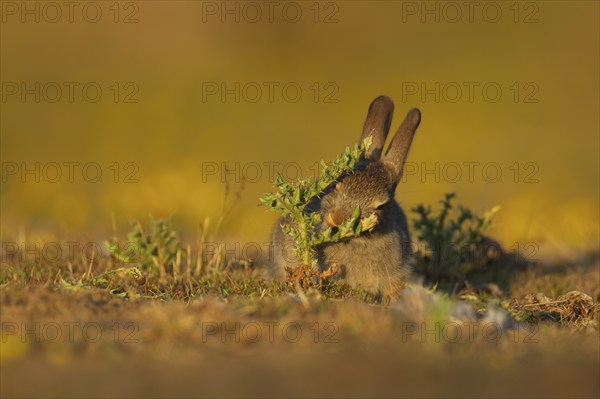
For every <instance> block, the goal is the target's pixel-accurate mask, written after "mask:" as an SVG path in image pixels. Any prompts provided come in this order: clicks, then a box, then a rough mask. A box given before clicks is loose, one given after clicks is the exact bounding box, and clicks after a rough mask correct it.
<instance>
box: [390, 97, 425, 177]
mask: <svg viewBox="0 0 600 399" xmlns="http://www.w3.org/2000/svg"><path fill="white" fill-rule="evenodd" d="M419 123H421V111H419V110H418V109H417V108H413V109H411V110H410V111H408V114H406V118H404V121H403V122H402V124H401V125H400V127H399V128H398V131H397V132H396V135H395V136H394V138H393V139H392V142H391V143H390V146H389V148H388V149H387V151H386V153H385V157H384V159H383V162H384V163H385V165H386V166H387V167H388V169H389V170H390V171H391V172H392V178H393V181H394V183H398V182H399V181H400V178H401V177H402V170H403V169H404V162H406V157H407V156H408V150H409V149H410V143H411V142H412V139H413V137H414V135H415V132H416V131H417V128H418V127H419Z"/></svg>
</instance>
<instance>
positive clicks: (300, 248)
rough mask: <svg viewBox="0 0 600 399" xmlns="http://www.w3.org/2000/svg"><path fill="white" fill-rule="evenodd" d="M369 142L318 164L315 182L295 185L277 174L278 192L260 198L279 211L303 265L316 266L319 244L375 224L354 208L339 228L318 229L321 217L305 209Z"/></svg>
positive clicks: (350, 167) (369, 216)
mask: <svg viewBox="0 0 600 399" xmlns="http://www.w3.org/2000/svg"><path fill="white" fill-rule="evenodd" d="M371 141H372V138H371V137H367V138H366V139H365V140H363V141H362V142H361V143H358V144H356V145H354V146H353V147H346V149H345V151H344V152H343V153H341V154H339V155H338V156H337V157H336V159H335V160H334V161H333V163H331V164H330V165H328V164H327V163H325V162H324V161H321V162H320V166H321V172H320V174H319V176H318V177H317V178H316V179H315V180H314V181H311V180H310V179H298V180H297V181H295V182H286V181H284V180H283V178H282V177H281V175H280V174H277V177H276V178H275V181H274V186H275V188H276V189H277V190H276V191H275V192H274V193H270V192H269V193H265V194H264V195H263V196H262V198H260V201H261V203H262V204H263V205H265V206H266V207H267V208H268V209H269V210H270V211H273V212H280V213H281V216H282V217H283V218H284V219H285V220H286V223H282V225H281V229H282V231H283V233H284V234H287V235H289V236H290V237H292V238H293V239H294V243H295V247H294V251H295V253H296V255H297V256H298V259H300V260H301V261H302V263H303V264H304V265H306V266H310V267H312V268H314V267H315V266H316V263H317V256H316V253H317V246H318V245H320V244H324V243H328V242H337V241H339V240H341V239H343V238H347V237H356V236H358V235H360V234H361V233H362V232H365V231H371V230H373V228H374V227H375V225H376V224H377V217H376V216H375V214H372V215H362V214H361V210H360V208H358V207H357V208H356V209H355V210H354V212H353V213H352V216H351V217H350V218H348V219H346V220H345V221H344V222H343V223H341V224H340V225H339V226H338V227H328V228H327V229H325V230H320V229H319V226H320V225H321V222H322V216H321V214H319V213H318V212H310V211H309V210H308V209H307V205H308V204H309V203H310V201H311V199H313V198H314V197H316V196H319V195H320V194H322V193H323V191H324V190H325V188H327V187H328V186H329V185H330V184H332V183H334V182H335V181H337V179H338V178H339V177H340V176H341V175H342V174H343V173H344V172H347V171H349V170H352V168H353V167H354V166H355V165H356V162H357V161H358V160H359V158H360V156H361V155H362V154H363V152H364V151H365V150H367V149H368V148H369V146H370V145H371Z"/></svg>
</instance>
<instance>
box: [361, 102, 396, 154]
mask: <svg viewBox="0 0 600 399" xmlns="http://www.w3.org/2000/svg"><path fill="white" fill-rule="evenodd" d="M393 114H394V103H393V102H392V100H391V99H390V98H389V97H387V96H379V97H377V98H376V99H375V100H373V102H372V103H371V105H370V106H369V111H368V113H367V119H365V123H364V125H363V129H362V133H361V135H360V142H361V143H362V141H363V140H364V139H366V138H367V137H369V136H371V137H373V141H372V142H371V146H370V147H369V149H368V150H367V151H366V152H365V158H366V159H367V160H369V161H377V160H379V158H380V157H381V150H382V149H383V144H384V143H385V138H386V137H387V134H388V132H389V130H390V124H391V123H392V115H393Z"/></svg>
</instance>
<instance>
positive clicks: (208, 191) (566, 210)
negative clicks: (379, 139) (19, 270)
mask: <svg viewBox="0 0 600 399" xmlns="http://www.w3.org/2000/svg"><path fill="white" fill-rule="evenodd" d="M7 4H8V6H7ZM23 4H25V3H21V2H3V4H2V7H3V9H2V28H1V29H2V32H1V33H2V35H1V41H0V43H1V48H2V50H1V52H2V57H1V58H2V60H1V69H0V71H1V80H2V103H1V107H2V110H1V126H0V127H1V132H2V143H1V144H2V149H1V155H2V168H3V169H2V185H1V188H2V193H1V196H2V197H1V199H2V207H1V208H2V209H1V210H2V233H3V235H4V236H5V237H8V236H13V235H15V234H17V233H16V232H17V231H19V229H21V230H25V231H30V230H35V229H36V228H44V229H50V230H53V231H56V232H57V233H58V234H60V235H62V236H74V235H80V234H81V235H86V236H90V237H97V238H103V237H106V236H107V235H108V234H110V231H111V215H112V214H113V213H114V215H115V219H116V221H117V225H118V228H119V232H120V233H123V232H124V231H125V230H126V226H127V223H128V221H129V220H130V219H132V218H142V219H143V218H146V217H147V216H148V215H150V214H151V215H154V216H156V217H167V216H169V215H173V217H174V220H175V222H176V224H177V226H178V228H179V229H181V230H182V231H184V232H188V233H189V234H190V235H193V234H195V232H196V229H197V227H198V225H199V224H200V223H201V222H202V220H204V218H205V217H207V216H209V217H211V219H212V220H216V219H218V217H219V214H220V212H221V209H222V206H223V192H224V183H223V178H222V173H221V172H224V170H225V169H224V168H225V164H227V165H228V166H227V167H228V168H234V169H233V170H234V171H233V172H232V173H229V174H228V176H229V180H230V183H231V187H230V190H231V194H232V195H233V194H234V193H235V191H237V189H238V187H239V183H236V180H240V181H241V178H242V177H246V182H245V184H244V188H243V191H242V194H241V201H240V202H239V203H238V204H237V205H236V206H235V208H234V209H233V210H232V212H231V214H230V215H229V217H228V218H227V219H226V220H225V221H224V223H223V226H222V234H223V235H225V236H229V237H237V238H240V239H243V240H245V241H259V242H264V241H267V240H268V235H269V229H270V228H271V226H272V224H273V223H274V221H275V215H273V214H269V213H266V211H265V209H264V208H261V207H258V206H257V204H258V197H259V196H260V194H261V193H263V192H264V191H268V190H269V189H270V188H271V182H270V181H269V174H270V172H271V171H279V172H283V173H284V175H286V176H287V177H295V174H296V171H297V170H301V171H302V174H303V175H304V176H305V177H309V176H311V175H313V174H314V165H315V163H316V162H317V161H319V160H320V159H325V160H331V159H332V158H333V157H334V156H335V154H337V153H338V152H340V151H341V150H342V149H343V148H344V146H346V145H348V144H353V143H354V142H355V141H356V140H357V138H358V135H359V132H360V128H361V126H362V122H363V120H364V117H365V115H366V110H367V107H368V105H369V103H370V102H371V100H372V99H373V98H375V97H376V96H378V95H380V94H387V95H389V96H390V97H392V98H393V99H394V101H395V103H396V112H395V118H394V121H393V125H392V129H395V128H397V126H398V125H399V123H400V122H401V120H402V118H403V117H404V114H405V113H406V111H407V110H408V109H409V108H411V107H415V106H416V107H419V108H420V109H421V111H422V114H423V122H422V124H421V127H420V129H419V131H418V132H417V136H416V138H415V140H414V142H413V148H412V151H411V154H410V157H409V162H411V164H410V170H409V171H407V174H406V176H405V181H404V182H403V183H402V184H400V185H399V187H398V190H397V198H398V199H399V201H400V203H401V204H402V205H403V206H404V208H405V210H407V212H408V211H409V209H410V208H412V207H413V206H414V205H416V204H418V203H421V202H425V203H432V202H434V201H437V200H438V199H441V198H442V196H443V193H445V192H448V191H456V192H457V193H458V197H457V201H458V202H460V203H463V204H465V205H468V206H471V207H472V208H474V209H475V210H480V211H481V210H484V209H488V208H491V207H492V206H494V205H500V206H501V207H502V210H501V212H500V213H499V215H498V217H497V223H496V225H495V227H494V231H493V232H492V235H494V236H497V237H498V238H499V239H500V240H501V241H502V242H503V243H505V244H507V245H511V244H512V243H514V242H517V241H519V242H529V241H535V242H543V243H546V244H547V245H546V246H545V247H546V248H547V249H548V250H550V249H552V250H554V252H556V250H558V251H570V250H573V249H581V248H593V247H597V245H598V230H599V217H600V215H599V209H598V203H599V128H600V126H599V114H598V110H599V109H600V107H599V106H600V104H599V73H598V72H599V65H598V63H599V53H598V51H599V37H600V33H599V28H598V15H599V14H598V12H599V6H598V3H597V2H590V1H580V2H577V1H568V2H567V1H564V2H563V1H552V2H520V3H518V2H492V3H487V2H477V3H476V5H475V6H473V7H474V8H473V9H468V8H467V7H466V6H464V4H463V3H461V2H458V3H452V4H453V5H452V4H451V5H450V6H448V4H450V3H444V2H427V3H423V2H387V1H386V2H367V1H364V2H363V1H348V2H321V3H314V2H291V3H285V2H275V3H273V4H274V5H268V3H267V4H266V3H264V2H257V3H251V4H250V5H248V3H240V2H228V3H222V2H166V1H164V2H162V1H144V2H121V3H117V5H116V6H115V3H113V2H97V3H94V4H93V5H88V4H87V3H84V2H81V3H77V4H78V5H77V6H76V7H75V8H74V9H73V10H72V11H73V13H72V15H69V12H68V11H69V10H68V9H67V8H63V9H62V10H58V11H57V10H56V9H52V8H48V7H45V3H37V4H38V7H39V9H38V10H37V11H36V8H35V7H36V6H35V4H36V2H29V3H27V4H28V5H27V7H30V8H31V9H32V10H33V11H31V13H29V14H28V13H27V12H26V11H27V10H23V9H22V7H25V6H24V5H23ZM58 4H61V3H60V2H59V3H58ZM457 5H458V6H457ZM111 7H112V8H111ZM269 7H273V8H272V9H269ZM98 10H100V14H98ZM269 11H272V14H269ZM57 12H60V13H62V14H61V16H59V14H57ZM36 13H37V15H36ZM36 18H39V22H36ZM69 19H71V20H72V22H71V21H69ZM236 19H237V20H238V21H239V22H238V21H236ZM23 21H25V22H23ZM53 21H56V22H53ZM93 21H97V22H93ZM136 21H137V22H136ZM36 82H39V86H36ZM69 82H72V83H69ZM115 84H116V85H115ZM236 84H237V85H238V86H236ZM57 87H59V88H60V89H61V91H62V93H61V97H60V98H57V95H58V94H57V93H58V91H57ZM98 87H99V88H100V90H101V93H102V95H101V97H100V98H99V99H98V100H97V101H95V98H96V90H97V88H98ZM69 88H72V90H73V91H72V93H70V92H69V91H70V89H69ZM84 88H85V89H84ZM271 90H272V91H271ZM298 90H300V91H298ZM69 94H72V95H73V97H72V98H69ZM36 96H39V103H38V102H36ZM36 163H39V166H36ZM77 163H78V164H77ZM436 163H439V165H438V166H436ZM56 165H58V166H59V168H57V167H56ZM69 165H70V166H69ZM236 165H237V166H236ZM457 165H458V168H457ZM469 165H470V166H469ZM236 167H237V169H235V168H236ZM436 167H437V168H438V169H436ZM36 168H37V169H36ZM70 168H71V169H70ZM23 169H31V170H33V172H31V173H23ZM36 170H37V171H36ZM57 170H58V171H59V172H60V173H61V175H60V176H58V177H57V175H56V173H57ZM98 170H99V171H100V172H101V173H102V175H101V176H96V174H97V172H98ZM427 170H433V172H430V173H426V172H427ZM71 171H72V172H73V174H72V176H70V173H69V172H71ZM408 172H410V173H408ZM424 172H425V173H424ZM458 172H460V175H457V173H458ZM470 172H472V175H470ZM498 172H500V173H501V176H496V174H497V173H498ZM213 173H214V174H213ZM257 173H259V175H257ZM36 179H39V182H36V181H35V180H36ZM96 180H97V181H96ZM231 200H232V198H230V201H231ZM409 213H410V212H409Z"/></svg>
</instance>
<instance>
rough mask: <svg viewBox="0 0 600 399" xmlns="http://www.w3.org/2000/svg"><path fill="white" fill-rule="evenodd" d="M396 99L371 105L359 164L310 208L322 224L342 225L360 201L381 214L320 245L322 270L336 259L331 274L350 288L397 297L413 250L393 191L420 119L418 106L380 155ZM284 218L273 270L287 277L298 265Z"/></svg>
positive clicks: (366, 210)
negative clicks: (367, 225)
mask: <svg viewBox="0 0 600 399" xmlns="http://www.w3.org/2000/svg"><path fill="white" fill-rule="evenodd" d="M393 112H394V104H393V102H392V100H391V99H390V98H389V97H386V96H380V97H377V98H376V99H375V100H374V101H373V102H372V103H371V105H370V106H369V111H368V113H367V118H366V120H365V123H364V125H363V129H362V133H361V136H360V140H361V141H362V140H363V139H365V138H367V137H368V136H371V137H372V144H371V146H370V147H369V149H368V150H367V151H366V152H365V154H364V156H363V157H362V158H361V160H359V162H357V165H356V167H355V168H354V169H353V170H352V171H351V172H350V173H347V174H346V175H343V176H341V177H340V179H338V182H337V183H335V184H332V185H331V186H330V187H328V188H327V189H326V190H325V191H324V192H323V193H322V194H321V196H320V198H314V199H313V200H312V201H311V204H310V206H309V208H310V209H309V210H310V211H318V212H320V213H321V215H322V220H323V221H324V225H323V226H322V227H323V228H326V227H329V226H331V227H335V226H338V225H340V224H341V223H342V222H343V221H344V220H345V219H347V218H349V217H350V216H351V215H352V212H353V211H354V209H356V207H357V206H359V207H360V211H361V214H362V215H365V216H369V215H371V214H372V213H375V214H376V215H377V220H378V223H377V225H376V226H375V228H374V229H373V230H372V231H371V232H364V233H361V235H360V236H358V237H353V238H346V239H343V240H341V241H339V242H335V243H327V244H324V245H322V246H321V247H320V248H318V259H319V262H318V268H319V271H323V270H326V269H328V268H329V267H330V266H331V265H332V264H336V266H337V269H338V272H337V273H336V274H335V275H334V276H332V277H331V278H332V279H333V280H336V281H340V282H344V283H347V284H349V285H350V286H352V287H358V286H361V287H362V288H363V289H365V290H366V291H368V292H371V293H373V294H375V295H377V296H380V297H384V298H394V297H396V296H397V295H398V293H399V292H400V290H401V288H402V286H403V282H404V281H405V280H406V278H407V277H408V275H409V273H410V267H409V260H410V257H411V255H412V251H411V243H410V234H409V232H408V225H407V221H406V216H405V214H404V212H403V211H402V209H401V208H400V206H399V205H398V203H397V202H396V200H395V199H394V192H395V190H396V186H397V185H398V182H399V181H400V178H401V177H402V170H403V167H404V163H405V161H406V157H407V155H408V150H409V148H410V145H411V142H412V139H413V136H414V134H415V131H416V130H417V127H418V126H419V123H420V121H421V113H420V112H419V110H418V109H416V108H415V109H412V110H410V111H409V112H408V114H407V115H406V118H405V119H404V122H402V125H400V127H399V128H398V131H397V132H396V135H395V136H394V138H393V139H392V142H391V144H390V146H389V148H388V150H387V151H386V153H385V156H384V157H383V158H382V159H380V158H381V153H382V149H383V145H384V143H385V139H386V137H387V134H388V131H389V129H390V124H391V120H392V114H393ZM286 222H287V220H286V219H285V218H283V219H280V220H279V221H278V222H277V225H276V226H275V228H274V229H273V235H272V251H271V255H272V258H271V259H272V260H273V262H272V264H271V272H272V275H273V277H274V278H276V279H284V278H285V276H286V273H285V267H286V266H287V267H296V266H298V265H299V264H300V262H299V261H298V259H297V257H296V256H295V255H294V254H293V251H292V248H293V240H292V239H291V238H290V237H289V236H287V235H285V234H284V233H283V232H282V231H281V227H280V225H281V224H282V223H286Z"/></svg>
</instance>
